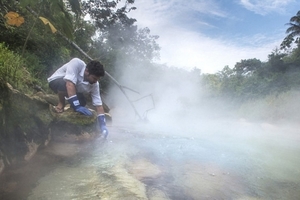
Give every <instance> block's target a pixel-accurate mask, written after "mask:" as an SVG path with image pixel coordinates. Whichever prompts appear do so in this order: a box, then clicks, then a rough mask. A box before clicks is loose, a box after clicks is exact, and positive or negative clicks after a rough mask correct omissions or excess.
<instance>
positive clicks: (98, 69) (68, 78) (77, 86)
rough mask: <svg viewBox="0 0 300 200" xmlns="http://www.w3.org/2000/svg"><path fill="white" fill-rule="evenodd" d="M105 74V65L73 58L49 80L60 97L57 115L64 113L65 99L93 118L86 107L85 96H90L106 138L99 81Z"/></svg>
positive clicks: (72, 106)
mask: <svg viewBox="0 0 300 200" xmlns="http://www.w3.org/2000/svg"><path fill="white" fill-rule="evenodd" d="M104 74H105V71H104V68H103V65H102V64H101V63H100V62H98V61H91V62H89V63H88V64H85V62H84V61H82V60H80V59H79V58H73V59H72V60H70V61H69V62H68V63H66V64H64V65H63V66H62V67H60V68H59V69H57V70H56V71H55V72H54V74H53V75H52V76H50V77H49V78H48V79H47V80H48V83H49V87H50V88H51V89H52V90H53V91H54V92H55V93H56V94H57V95H58V104H57V106H54V109H55V111H56V112H57V113H62V112H63V111H64V107H65V99H66V100H67V101H68V102H69V103H70V106H71V108H73V109H74V111H76V112H79V113H81V114H83V115H87V116H91V115H92V112H91V111H90V110H89V109H87V108H86V107H85V105H86V101H85V99H84V94H90V95H91V98H92V103H93V105H94V106H95V107H96V112H97V120H98V124H99V126H100V130H101V131H102V134H103V136H104V137H106V136H107V135H108V130H107V127H106V122H105V115H104V109H103V106H102V100H101V97H100V87H99V82H98V80H99V79H100V77H103V76H104Z"/></svg>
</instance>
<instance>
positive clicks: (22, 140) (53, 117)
mask: <svg viewBox="0 0 300 200" xmlns="http://www.w3.org/2000/svg"><path fill="white" fill-rule="evenodd" d="M56 104H57V96H56V95H50V94H45V93H43V92H38V93H36V94H34V95H27V94H23V93H21V92H19V91H18V90H15V89H14V88H13V87H12V86H11V85H9V84H8V83H6V82H3V81H1V80H0V173H1V171H2V170H3V169H4V168H5V167H7V166H11V165H13V164H18V163H20V162H21V163H22V162H24V161H28V160H30V159H31V158H32V156H33V155H34V154H35V152H36V151H37V150H38V149H39V148H41V147H45V146H46V145H47V144H48V143H49V141H50V140H51V138H53V137H55V136H58V137H59V136H64V137H66V136H68V135H72V138H74V135H75V136H78V137H80V135H82V134H84V135H86V134H88V135H91V136H97V135H99V134H98V133H99V131H98V129H97V125H96V121H97V120H96V117H97V116H96V113H95V111H92V112H93V116H91V117H88V116H84V115H81V114H79V113H76V112H74V111H73V109H66V110H65V112H63V113H59V114H58V113H55V112H54V110H53V105H56ZM106 116H107V117H108V118H109V119H108V121H110V116H109V115H106Z"/></svg>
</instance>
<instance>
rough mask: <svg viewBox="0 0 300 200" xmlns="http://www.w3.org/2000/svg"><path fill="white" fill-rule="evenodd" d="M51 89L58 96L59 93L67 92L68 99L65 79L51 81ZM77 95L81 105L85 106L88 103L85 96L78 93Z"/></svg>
mask: <svg viewBox="0 0 300 200" xmlns="http://www.w3.org/2000/svg"><path fill="white" fill-rule="evenodd" d="M49 87H50V89H51V90H53V92H55V94H57V93H58V92H65V93H66V96H67V97H68V93H67V87H66V81H65V80H64V79H63V78H58V79H55V80H53V81H51V82H50V83H49ZM76 95H77V98H78V100H79V103H80V105H81V106H85V105H86V101H85V98H84V95H83V94H82V93H76Z"/></svg>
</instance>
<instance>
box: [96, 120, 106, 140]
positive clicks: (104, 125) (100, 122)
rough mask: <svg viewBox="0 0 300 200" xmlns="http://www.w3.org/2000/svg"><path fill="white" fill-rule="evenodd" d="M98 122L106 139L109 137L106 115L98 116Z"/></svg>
mask: <svg viewBox="0 0 300 200" xmlns="http://www.w3.org/2000/svg"><path fill="white" fill-rule="evenodd" d="M97 120H98V124H99V127H100V130H101V133H102V135H103V137H104V138H106V137H107V135H108V129H107V127H106V121H105V115H104V114H100V115H98V117H97Z"/></svg>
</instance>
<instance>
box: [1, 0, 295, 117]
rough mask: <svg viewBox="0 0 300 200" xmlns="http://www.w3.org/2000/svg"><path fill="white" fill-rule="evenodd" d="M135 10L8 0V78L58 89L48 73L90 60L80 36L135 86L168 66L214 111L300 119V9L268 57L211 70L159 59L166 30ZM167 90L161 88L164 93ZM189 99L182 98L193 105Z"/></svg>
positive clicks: (107, 84)
mask: <svg viewBox="0 0 300 200" xmlns="http://www.w3.org/2000/svg"><path fill="white" fill-rule="evenodd" d="M135 9H136V7H134V0H126V1H119V0H116V1H108V0H101V1H94V0H86V1H79V0H68V1H63V0H40V1H35V0H19V1H8V0H1V1H0V79H1V81H4V82H8V83H9V84H11V85H12V86H13V87H14V88H16V89H18V90H20V91H22V92H24V93H29V94H30V93H33V92H36V90H41V89H42V90H43V91H45V92H48V93H51V91H50V90H49V89H48V84H47V82H46V79H47V77H49V76H50V75H51V73H53V72H54V71H55V70H56V69H57V68H58V67H60V66H61V65H62V64H64V63H66V62H68V61H69V60H70V59H71V58H73V57H79V58H81V59H83V60H85V61H86V62H88V59H87V58H86V57H84V56H83V55H82V53H81V52H80V51H78V50H77V49H76V48H74V46H73V45H72V44H71V43H70V42H73V43H75V44H77V45H78V46H79V47H80V48H81V49H82V50H83V51H84V52H86V53H87V54H88V55H89V56H90V57H92V58H93V59H96V60H99V61H101V62H102V63H103V64H104V65H105V69H106V71H107V72H108V73H109V74H111V75H112V76H113V77H114V78H115V79H116V80H120V81H121V83H122V84H123V83H124V85H126V84H129V86H130V88H139V87H138V85H137V83H141V82H155V81H159V79H163V77H162V76H159V75H160V74H162V73H164V74H168V76H169V77H170V79H168V81H167V82H165V84H167V85H169V86H171V87H177V86H178V84H179V83H180V82H181V81H184V80H189V81H190V82H192V83H193V86H196V90H198V91H196V92H195V96H196V98H195V100H194V101H193V102H192V103H193V104H201V105H205V104H206V103H208V102H209V103H210V105H213V107H214V109H215V110H223V111H226V115H230V116H236V117H239V118H245V119H247V120H264V121H270V122H278V121H292V122H297V121H298V120H299V119H300V113H299V109H300V104H299V102H298V99H299V97H300V91H299V89H300V79H299V77H300V46H299V36H300V11H299V12H298V13H296V15H295V16H291V19H290V22H287V25H288V26H287V32H286V33H287V36H286V37H285V38H283V39H282V43H281V44H278V45H279V46H278V47H277V48H275V49H273V50H272V49H270V54H269V55H268V60H267V61H266V62H262V61H260V60H259V59H256V58H252V59H246V60H243V59H242V60H240V61H237V62H236V64H235V66H234V67H233V68H230V67H229V66H224V68H223V69H222V70H221V71H219V72H217V73H215V74H204V73H201V66H197V67H195V68H194V69H193V70H190V71H187V70H185V69H181V68H176V67H171V66H167V65H166V64H158V63H157V62H156V61H157V60H159V54H160V46H159V44H158V42H157V39H158V38H159V36H158V35H152V34H151V31H150V29H149V28H147V27H138V26H137V25H135V23H136V21H137V20H136V19H133V18H129V17H128V16H127V13H128V12H134V10H135ZM87 16H88V20H87ZM39 17H42V18H39ZM216 59H217V58H216ZM125 72H126V73H125ZM128 74H135V75H134V76H131V77H128ZM124 75H127V78H128V79H134V80H135V84H136V85H134V83H133V82H128V83H125V80H126V76H125V78H124ZM172 77H173V79H172ZM178 77H180V80H178ZM113 85H114V83H113V82H112V81H111V80H110V79H109V78H108V77H105V78H104V79H102V80H101V87H102V88H101V89H102V90H103V91H104V92H105V93H109V92H110V90H111V88H112V87H113ZM186 87H189V86H188V85H187V86H186ZM139 89H140V88H139ZM141 89H142V88H141ZM161 92H162V93H161V94H158V95H163V90H161ZM186 98H187V99H185V98H184V97H183V98H181V99H179V101H182V102H183V103H184V104H185V106H190V105H189V104H192V103H191V101H189V99H188V97H186ZM113 106H116V105H113Z"/></svg>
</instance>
